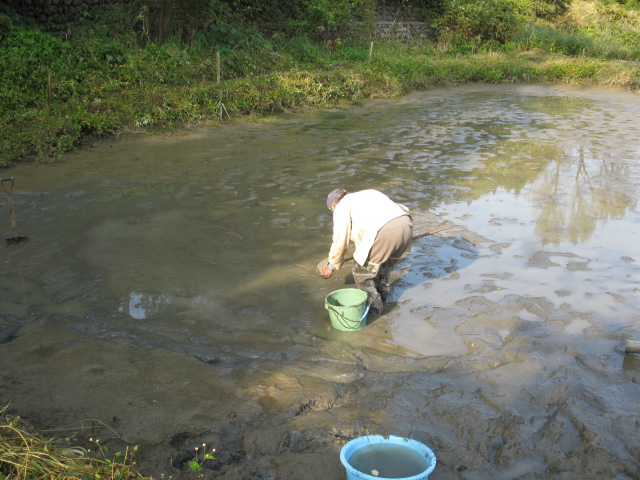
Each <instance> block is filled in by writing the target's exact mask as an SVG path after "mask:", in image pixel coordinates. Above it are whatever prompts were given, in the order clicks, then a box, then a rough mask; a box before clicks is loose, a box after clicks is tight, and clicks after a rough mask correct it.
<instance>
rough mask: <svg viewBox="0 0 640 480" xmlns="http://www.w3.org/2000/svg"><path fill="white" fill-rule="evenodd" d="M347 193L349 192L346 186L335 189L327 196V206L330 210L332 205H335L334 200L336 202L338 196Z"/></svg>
mask: <svg viewBox="0 0 640 480" xmlns="http://www.w3.org/2000/svg"><path fill="white" fill-rule="evenodd" d="M345 193H349V192H347V191H346V190H345V189H344V188H336V189H335V190H333V191H332V192H331V193H330V194H329V195H328V196H327V208H328V209H329V210H331V207H332V206H333V202H335V200H336V197H337V196H338V195H343V194H345Z"/></svg>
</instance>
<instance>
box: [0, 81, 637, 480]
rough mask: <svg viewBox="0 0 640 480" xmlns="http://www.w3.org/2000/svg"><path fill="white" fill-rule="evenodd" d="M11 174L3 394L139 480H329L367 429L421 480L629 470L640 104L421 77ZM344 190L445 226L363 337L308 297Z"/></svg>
mask: <svg viewBox="0 0 640 480" xmlns="http://www.w3.org/2000/svg"><path fill="white" fill-rule="evenodd" d="M3 176H4V177H8V176H13V177H14V178H15V187H14V190H13V200H14V205H15V213H16V219H17V225H18V231H19V234H20V235H24V236H28V237H29V241H28V242H26V243H21V244H19V245H12V246H7V247H6V248H2V249H1V253H0V268H1V270H2V272H3V275H2V276H1V277H0V362H1V364H2V370H1V372H0V402H2V404H3V405H4V404H7V403H9V402H11V411H12V413H14V414H19V415H21V416H23V417H24V418H26V419H28V420H30V421H31V422H32V423H34V424H36V425H38V426H39V427H40V428H44V429H51V431H52V432H56V433H55V435H60V436H65V437H70V438H71V442H72V443H75V444H79V445H82V446H85V447H87V448H90V447H91V444H90V443H89V440H88V439H89V438H90V437H91V438H97V437H99V438H100V440H101V442H102V444H105V445H110V446H111V449H112V450H115V449H118V448H121V446H122V445H123V442H126V441H128V442H130V443H131V444H135V445H139V446H140V449H139V453H138V454H137V455H138V460H139V462H140V467H141V470H142V471H143V473H145V474H147V475H153V477H154V478H156V477H158V478H160V477H161V476H162V475H164V478H169V476H171V477H172V478H193V477H194V476H197V475H196V474H195V473H194V472H192V471H190V469H189V466H188V463H187V462H188V461H189V460H194V459H195V457H196V455H199V456H200V458H201V455H202V452H203V450H207V451H208V450H209V449H211V448H215V449H216V452H215V454H214V455H215V457H216V459H215V460H206V461H205V462H204V463H203V469H202V470H200V472H198V474H202V475H204V476H205V477H206V478H225V479H246V478H254V479H284V478H313V479H315V478H317V479H341V478H344V468H343V467H342V465H341V464H340V461H339V452H340V448H341V446H342V445H343V444H344V443H345V442H346V441H348V440H349V439H351V438H354V437H357V436H360V435H366V434H394V435H400V436H407V437H411V438H415V439H416V440H419V441H422V442H423V443H426V444H427V445H429V446H430V447H431V448H432V449H433V450H434V451H435V453H436V455H437V458H438V465H437V466H436V469H435V471H434V472H433V473H432V474H431V476H430V478H432V479H434V480H438V479H469V480H485V479H512V478H523V479H524V478H526V479H574V478H580V479H585V478H617V479H631V478H638V477H637V475H638V471H639V467H640V434H639V433H638V423H637V422H638V412H640V359H639V358H638V357H637V356H635V355H625V353H624V350H623V345H624V342H625V341H626V340H628V339H636V340H640V314H639V313H638V312H639V311H640V309H639V307H640V301H639V292H640V264H639V262H640V251H639V249H638V238H640V215H639V211H638V199H640V96H638V95H634V94H632V93H628V92H626V91H622V90H619V89H608V88H591V87H590V88H584V87H570V86H561V85H509V86H480V85H472V86H465V87H459V88H446V89H435V90H431V91H427V92H420V93H415V94H412V95H409V96H407V97H404V98H402V99H397V100H383V101H373V102H368V103H366V104H364V105H359V106H354V107H345V108H340V109H334V110H331V111H325V112H313V113H305V114H296V115H291V116H288V117H285V118H280V119H272V120H267V121H260V122H253V123H238V124H233V125H225V126H223V127H221V128H211V129H205V128H190V129H186V130H184V131H182V132H180V133H178V134H175V135H170V136H149V137H144V138H139V137H138V138H121V139H116V140H112V141H108V142H101V143H98V144H96V145H94V146H93V147H91V148H87V149H83V150H82V151H80V152H77V153H73V154H70V155H67V157H66V158H65V162H64V163H59V164H53V165H38V166H23V167H17V168H14V169H11V170H8V171H5V172H3ZM338 186H342V187H345V188H347V189H348V190H351V191H356V190H360V189H365V188H376V189H379V190H381V191H383V192H385V193H386V194H388V195H389V196H390V197H391V198H393V199H394V200H396V201H398V202H400V203H403V204H405V205H406V206H408V207H409V208H410V209H411V210H412V212H413V218H414V224H415V230H414V232H415V234H419V233H423V232H428V231H431V230H434V229H436V228H438V227H440V226H443V225H447V224H454V225H455V227H454V228H452V229H450V230H447V231H445V232H442V233H441V234H438V235H433V236H427V237H424V238H422V239H420V240H418V241H417V242H416V243H415V245H414V249H413V252H412V253H411V254H410V255H408V256H406V257H405V258H404V259H403V261H402V262H401V264H400V265H399V268H398V269H397V270H396V271H395V272H394V274H393V276H392V280H393V281H394V284H393V291H392V296H391V298H390V299H389V302H388V303H387V305H386V307H385V311H384V313H383V315H382V316H380V317H378V318H374V317H371V318H369V324H368V326H367V327H366V328H365V329H364V330H361V331H358V332H341V331H338V330H335V329H332V328H331V327H330V324H329V318H328V314H327V311H326V310H325V309H324V298H325V296H326V295H327V294H328V293H330V292H331V291H333V290H336V289H339V288H344V287H345V286H346V287H353V286H354V285H353V279H352V277H351V275H350V269H349V268H345V269H343V270H341V271H340V272H339V274H338V275H334V277H332V278H331V279H329V280H323V279H321V278H320V277H318V276H317V275H316V274H315V271H314V268H315V265H316V264H317V262H318V261H319V260H320V259H322V258H323V257H324V256H326V254H327V250H328V247H329V244H330V238H331V216H330V212H329V211H328V210H327V209H326V206H325V198H326V195H327V193H328V192H329V191H331V190H332V189H333V188H336V187H338ZM0 232H2V233H3V234H4V237H5V238H10V237H11V228H10V222H9V218H8V216H7V215H6V211H3V213H2V216H1V217H0ZM203 444H204V446H203ZM196 447H197V449H198V450H196Z"/></svg>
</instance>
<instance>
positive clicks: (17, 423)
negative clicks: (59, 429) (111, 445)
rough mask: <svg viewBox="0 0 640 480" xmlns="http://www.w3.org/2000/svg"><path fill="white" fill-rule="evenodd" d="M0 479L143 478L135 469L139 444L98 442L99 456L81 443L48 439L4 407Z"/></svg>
mask: <svg viewBox="0 0 640 480" xmlns="http://www.w3.org/2000/svg"><path fill="white" fill-rule="evenodd" d="M0 417H1V418H0V479H3V480H42V479H57V480H92V479H101V480H128V479H133V478H143V477H142V475H140V474H139V473H137V472H136V470H135V464H136V461H135V453H136V451H137V448H136V447H133V448H131V449H129V448H126V449H125V451H124V452H116V453H115V454H114V456H113V457H112V458H110V457H109V456H108V449H106V447H104V446H100V444H99V442H96V443H95V445H96V448H95V450H97V452H98V455H99V458H96V457H95V456H93V457H92V456H90V455H89V452H88V451H87V450H85V449H82V448H79V447H73V448H69V447H63V446H60V445H59V444H58V443H56V442H55V441H54V440H47V439H45V438H44V437H43V436H42V435H41V434H40V433H38V432H36V431H35V430H34V429H33V428H32V427H30V426H29V425H28V424H27V423H25V422H24V421H23V420H21V419H20V418H19V417H15V416H11V415H7V407H4V408H3V409H1V410H0Z"/></svg>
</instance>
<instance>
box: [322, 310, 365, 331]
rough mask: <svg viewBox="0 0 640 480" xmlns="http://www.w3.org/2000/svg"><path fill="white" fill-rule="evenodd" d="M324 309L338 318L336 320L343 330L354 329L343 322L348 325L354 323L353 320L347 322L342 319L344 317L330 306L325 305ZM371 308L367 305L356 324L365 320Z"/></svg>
mask: <svg viewBox="0 0 640 480" xmlns="http://www.w3.org/2000/svg"><path fill="white" fill-rule="evenodd" d="M325 308H326V309H327V310H329V309H330V310H332V311H333V313H335V314H336V317H338V320H339V321H340V323H341V324H342V326H343V327H345V328H350V329H351V330H355V327H352V326H351V325H345V322H347V323H349V322H351V323H354V321H353V320H347V319H345V318H344V315H342V313H340V312H338V311H337V310H336V309H334V308H333V307H332V306H331V305H326V304H325ZM370 308H371V306H370V305H367V308H365V309H364V313H363V314H362V316H361V317H360V320H358V323H362V321H363V320H364V319H365V318H366V316H367V313H369V309H370Z"/></svg>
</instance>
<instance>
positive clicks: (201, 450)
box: [188, 443, 216, 472]
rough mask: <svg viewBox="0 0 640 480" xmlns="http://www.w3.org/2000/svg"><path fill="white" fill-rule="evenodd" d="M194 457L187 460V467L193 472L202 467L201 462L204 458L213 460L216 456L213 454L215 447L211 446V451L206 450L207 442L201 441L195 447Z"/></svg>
mask: <svg viewBox="0 0 640 480" xmlns="http://www.w3.org/2000/svg"><path fill="white" fill-rule="evenodd" d="M194 450H195V457H194V459H193V460H190V461H189V462H188V465H189V468H190V469H191V470H193V471H194V472H198V471H200V470H201V469H202V464H203V463H204V462H205V461H206V460H215V458H216V457H214V456H213V454H214V453H215V452H216V449H215V448H212V449H211V451H209V452H208V451H207V444H206V443H203V444H202V445H201V446H199V447H195V448H194Z"/></svg>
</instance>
